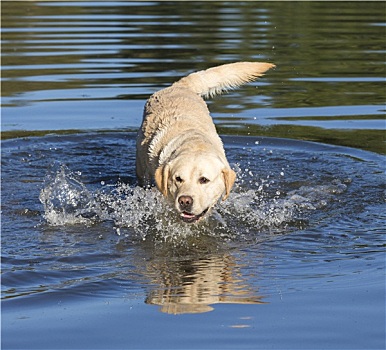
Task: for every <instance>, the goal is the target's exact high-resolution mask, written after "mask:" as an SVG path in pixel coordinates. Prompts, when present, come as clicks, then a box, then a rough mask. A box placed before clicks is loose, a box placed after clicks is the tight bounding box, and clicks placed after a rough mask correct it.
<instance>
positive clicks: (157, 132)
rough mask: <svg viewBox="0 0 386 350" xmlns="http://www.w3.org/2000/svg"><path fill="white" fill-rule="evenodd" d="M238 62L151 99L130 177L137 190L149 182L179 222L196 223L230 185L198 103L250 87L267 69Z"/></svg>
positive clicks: (209, 124) (226, 166) (218, 145)
mask: <svg viewBox="0 0 386 350" xmlns="http://www.w3.org/2000/svg"><path fill="white" fill-rule="evenodd" d="M273 67H274V65H273V64H270V63H260V62H238V63H231V64H225V65H222V66H219V67H214V68H210V69H207V70H205V71H200V72H196V73H192V74H190V75H188V76H186V77H184V78H182V79H180V80H179V81H177V82H176V83H174V84H173V85H172V86H170V87H168V88H166V89H163V90H161V91H158V92H156V93H155V94H153V95H152V96H151V97H150V98H149V99H148V101H147V103H146V105H145V109H144V115H143V122H142V125H141V128H140V130H139V132H138V138H137V157H136V172H137V177H138V180H139V183H140V185H142V186H149V185H150V184H151V182H152V181H153V180H154V181H155V183H156V185H157V187H158V189H159V190H160V191H161V193H162V194H163V195H164V196H165V197H167V198H168V199H169V200H171V201H172V203H174V207H175V209H176V210H177V213H178V214H179V216H180V217H181V219H182V220H183V221H185V222H188V223H193V222H197V221H198V220H200V219H201V218H203V217H204V216H205V214H206V213H208V212H209V211H210V209H211V208H212V207H213V206H214V205H215V204H216V203H217V202H218V200H219V199H220V198H221V197H222V199H223V200H225V199H226V198H227V197H228V196H229V192H230V190H231V188H232V186H233V183H234V182H235V179H236V174H235V172H234V171H233V170H232V169H231V168H230V166H229V164H228V161H227V159H226V157H225V152H224V148H223V144H222V141H221V139H220V137H219V136H218V134H217V132H216V128H215V126H214V123H213V121H212V118H211V117H210V115H209V110H208V108H207V105H206V103H205V101H204V99H203V97H208V96H213V95H216V94H218V93H221V92H222V91H226V90H227V89H231V88H234V87H237V86H239V85H241V84H243V83H246V82H250V81H252V80H254V79H256V78H258V77H260V76H262V75H263V73H264V72H265V71H267V70H268V69H270V68H273Z"/></svg>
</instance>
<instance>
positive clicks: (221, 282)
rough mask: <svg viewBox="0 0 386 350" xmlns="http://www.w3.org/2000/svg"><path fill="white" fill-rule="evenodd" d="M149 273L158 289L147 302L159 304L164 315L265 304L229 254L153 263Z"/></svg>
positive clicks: (153, 291) (149, 295) (149, 265)
mask: <svg viewBox="0 0 386 350" xmlns="http://www.w3.org/2000/svg"><path fill="white" fill-rule="evenodd" d="M147 271H148V273H150V275H151V276H152V281H151V283H152V284H154V285H156V286H158V287H156V288H155V289H153V290H151V291H150V293H149V294H148V297H147V299H146V303H148V304H153V305H159V306H160V311H162V312H165V313H169V314H184V313H202V312H208V311H211V310H213V306H212V305H213V304H218V303H235V304H264V302H263V301H262V296H257V295H256V291H253V289H252V288H251V287H250V286H248V284H247V282H246V280H245V278H243V276H242V274H241V271H240V266H238V265H237V264H236V263H235V258H234V257H233V256H231V255H230V254H219V255H216V254H215V255H213V254H211V255H209V256H207V257H205V258H200V259H196V260H195V259H186V260H183V261H181V260H178V261H166V260H163V262H161V261H159V260H158V261H157V262H156V261H155V260H153V261H152V262H149V264H148V266H147Z"/></svg>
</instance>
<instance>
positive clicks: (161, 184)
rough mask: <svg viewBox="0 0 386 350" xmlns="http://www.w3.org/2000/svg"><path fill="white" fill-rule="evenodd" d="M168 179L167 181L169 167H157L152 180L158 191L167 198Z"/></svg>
mask: <svg viewBox="0 0 386 350" xmlns="http://www.w3.org/2000/svg"><path fill="white" fill-rule="evenodd" d="M168 179H169V166H168V165H164V166H160V167H158V168H157V170H156V171H155V174H154V180H155V184H156V185H157V187H158V189H159V190H160V192H161V193H162V194H163V195H164V196H165V197H167V196H168Z"/></svg>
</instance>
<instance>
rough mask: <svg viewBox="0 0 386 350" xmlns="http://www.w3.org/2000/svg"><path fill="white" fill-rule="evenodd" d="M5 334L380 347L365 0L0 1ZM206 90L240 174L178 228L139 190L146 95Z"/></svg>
mask: <svg viewBox="0 0 386 350" xmlns="http://www.w3.org/2000/svg"><path fill="white" fill-rule="evenodd" d="M1 6H2V138H3V140H2V148H1V152H2V159H1V161H2V168H1V180H2V183H1V186H2V187H1V200H2V209H1V210H2V212H1V258H2V270H1V273H2V277H1V283H2V311H1V313H2V320H1V322H2V323H1V327H2V334H1V335H2V348H4V349H11V348H13V349H16V348H17V349H83V348H84V349H86V348H89V349H114V348H115V349H116V348H129V349H173V348H176V349H182V348H185V349H201V348H203V349H205V348H211V349H240V348H246V349H258V348H261V349H267V348H274V349H295V348H296V349H298V348H304V349H310V348H313V349H327V348H329V349H382V348H384V347H385V329H386V327H385V216H386V211H385V194H386V186H385V157H384V154H385V153H386V152H385V147H384V140H385V137H384V135H385V132H384V126H385V124H384V123H385V121H384V110H385V106H384V96H385V85H384V79H385V69H384V52H385V51H384V34H385V31H384V29H385V25H384V23H385V8H384V6H383V7H382V5H381V3H379V2H347V3H346V2H343V3H330V2H325V3H322V2H299V3H294V2H262V3H257V2H245V3H244V2H240V3H239V2H235V3H232V2H231V3H229V2H208V3H206V2H202V3H194V2H192V3H185V2H184V3H173V2H171V3H156V2H141V3H133V2H97V3H91V2H68V3H66V2H28V3H27V2H22V3H20V2H2V4H1ZM238 60H260V61H269V62H273V63H275V64H276V65H277V69H276V70H274V71H272V72H269V73H267V74H266V76H265V77H264V78H263V79H261V80H259V81H258V82H256V83H252V84H249V85H247V86H244V87H242V88H240V89H238V90H236V91H233V92H231V93H230V94H228V95H224V96H219V97H216V98H215V99H213V100H211V101H208V104H209V108H210V110H211V112H212V114H213V117H214V121H215V123H216V125H217V127H218V130H219V132H220V134H221V135H222V138H223V141H224V144H225V148H226V153H227V155H228V159H229V162H230V164H231V166H232V167H233V169H234V170H235V171H236V172H237V182H236V185H235V187H234V189H233V191H232V193H231V195H230V197H229V198H228V200H227V201H225V202H222V203H220V204H219V205H218V206H217V207H216V208H215V210H214V212H213V215H212V216H211V217H210V218H209V220H207V221H205V222H203V223H202V225H199V226H187V225H186V224H184V223H181V222H180V221H178V220H177V218H176V217H175V216H174V213H173V211H172V210H171V208H170V207H169V206H168V205H167V204H166V203H165V202H164V201H163V198H162V196H161V195H160V194H159V193H158V192H157V191H156V190H155V189H152V190H148V191H145V190H144V189H142V188H139V187H137V185H136V178H135V170H134V164H135V132H136V130H137V129H138V127H139V125H140V122H141V115H142V108H143V105H144V103H145V100H146V99H147V97H148V96H149V95H150V94H151V93H153V92H154V91H156V90H158V89H160V88H163V87H165V86H168V85H169V84H171V83H172V82H174V81H175V80H177V79H178V78H179V77H181V76H183V75H185V74H187V73H189V72H192V71H194V70H200V69H205V68H208V67H210V66H212V65H216V64H221V63H228V62H230V61H238Z"/></svg>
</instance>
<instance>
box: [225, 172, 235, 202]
mask: <svg viewBox="0 0 386 350" xmlns="http://www.w3.org/2000/svg"><path fill="white" fill-rule="evenodd" d="M222 176H223V179H224V184H225V194H224V196H223V197H222V200H223V201H225V200H226V199H227V198H228V197H229V193H230V192H231V188H232V186H233V184H234V183H235V181H236V173H235V172H234V171H233V170H232V169H229V168H228V169H224V170H223V171H222Z"/></svg>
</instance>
